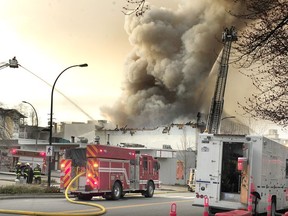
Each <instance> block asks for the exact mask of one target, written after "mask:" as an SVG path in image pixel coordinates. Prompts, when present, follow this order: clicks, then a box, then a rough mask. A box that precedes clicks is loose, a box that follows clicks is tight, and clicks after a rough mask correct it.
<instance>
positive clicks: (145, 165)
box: [143, 157, 148, 170]
mask: <svg viewBox="0 0 288 216" xmlns="http://www.w3.org/2000/svg"><path fill="white" fill-rule="evenodd" d="M143 168H144V170H147V169H148V159H147V157H143Z"/></svg>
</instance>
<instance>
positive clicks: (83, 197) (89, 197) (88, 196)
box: [77, 194, 93, 201]
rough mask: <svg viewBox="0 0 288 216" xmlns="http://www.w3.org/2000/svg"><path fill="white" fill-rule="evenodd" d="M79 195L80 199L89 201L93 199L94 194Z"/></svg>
mask: <svg viewBox="0 0 288 216" xmlns="http://www.w3.org/2000/svg"><path fill="white" fill-rule="evenodd" d="M77 197H78V200H85V201H89V200H91V199H92V197H93V196H92V195H91V194H78V195H77Z"/></svg>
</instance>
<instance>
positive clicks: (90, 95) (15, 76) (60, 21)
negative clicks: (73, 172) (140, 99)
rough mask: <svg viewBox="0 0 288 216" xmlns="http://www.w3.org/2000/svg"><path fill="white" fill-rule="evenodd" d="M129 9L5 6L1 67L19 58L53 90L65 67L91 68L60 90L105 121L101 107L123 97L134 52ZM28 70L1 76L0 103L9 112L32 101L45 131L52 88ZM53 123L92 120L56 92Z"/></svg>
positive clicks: (73, 1) (29, 3)
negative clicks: (128, 27) (127, 61)
mask: <svg viewBox="0 0 288 216" xmlns="http://www.w3.org/2000/svg"><path fill="white" fill-rule="evenodd" d="M154 2H155V3H157V2H161V1H157V0H154ZM169 2H170V4H172V3H173V2H175V1H173V0H170V1H169ZM125 3H126V1H124V0H83V1H78V0H43V1H39V0H25V1H19V0H9V1H7V0H0V28H1V35H0V38H1V40H0V50H1V51H0V62H7V61H8V60H9V59H11V58H12V57H14V56H16V58H17V59H18V62H19V64H20V65H21V66H23V67H24V68H26V69H27V70H29V71H31V72H32V73H34V74H36V75H37V76H39V77H41V78H42V79H44V80H45V81H47V82H48V83H50V84H51V85H52V84H53V83H54V81H55V79H56V77H57V76H58V74H60V72H61V71H62V70H64V69H65V68H66V67H68V66H70V65H74V64H82V63H88V64H89V67H87V68H72V69H70V70H68V71H66V72H65V73H64V74H63V75H61V77H60V78H59V80H58V81H57V84H56V88H57V89H58V90H60V91H61V92H62V93H63V94H65V95H66V96H67V97H69V98H70V99H71V100H72V101H73V102H75V103H77V104H78V105H79V106H80V107H81V108H82V109H83V110H84V111H85V112H86V113H88V114H89V115H90V116H91V117H92V118H94V119H102V116H100V112H99V107H100V106H102V105H109V104H113V103H114V101H115V100H116V98H117V97H119V95H120V93H121V80H122V79H123V65H124V61H125V59H126V57H127V55H128V54H129V52H130V51H131V49H132V48H131V45H130V44H129V41H128V36H127V33H126V32H125V30H124V21H125V16H124V14H123V13H122V12H121V11H122V7H123V6H125ZM175 5H176V4H175ZM1 65H3V64H1ZM27 70H24V69H23V68H19V69H10V68H5V69H2V70H0V73H1V80H2V84H1V86H0V91H1V92H2V93H1V99H0V101H1V102H2V103H4V104H5V105H6V106H7V108H13V107H14V106H17V105H18V104H19V103H21V101H23V100H26V101H28V102H29V103H31V104H32V105H33V106H34V107H35V109H36V110H37V113H38V116H39V124H40V125H43V126H45V125H47V120H48V118H49V113H50V95H51V87H50V86H49V85H47V84H46V83H45V82H43V81H41V80H40V79H38V78H37V77H35V76H34V75H32V74H31V73H29V72H28V71H27ZM25 106H28V107H29V105H25ZM54 117H55V119H56V121H84V122H86V121H87V120H90V119H89V118H88V117H87V116H86V115H85V114H83V113H82V112H81V111H80V110H79V109H77V108H76V107H75V106H74V105H73V104H71V103H70V102H69V101H67V99H65V98H64V97H63V96H61V95H59V94H58V93H56V92H55V94H54Z"/></svg>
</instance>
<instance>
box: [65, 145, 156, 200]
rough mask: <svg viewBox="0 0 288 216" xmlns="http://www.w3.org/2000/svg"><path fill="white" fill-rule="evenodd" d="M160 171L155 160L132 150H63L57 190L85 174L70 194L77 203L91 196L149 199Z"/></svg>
mask: <svg viewBox="0 0 288 216" xmlns="http://www.w3.org/2000/svg"><path fill="white" fill-rule="evenodd" d="M159 168H160V166H159V163H158V161H157V159H154V158H153V157H152V156H150V155H147V154H139V153H138V152H137V151H135V150H133V149H127V148H121V147H116V146H109V145H99V144H91V145H90V144H89V145H87V147H86V148H76V149H69V150H67V151H66V153H65V159H63V160H62V161H61V177H60V188H61V189H62V190H64V189H66V188H67V186H68V185H69V183H70V182H71V180H72V179H73V178H74V177H75V176H76V175H78V174H79V173H81V172H85V174H84V175H83V176H80V177H79V179H78V180H76V181H75V182H74V183H73V184H72V189H71V191H70V193H71V194H73V195H75V196H77V197H78V199H80V200H91V199H92V197H93V196H102V197H104V198H106V199H113V200H118V199H120V198H121V197H123V196H124V195H125V193H141V194H142V195H144V196H145V197H152V196H153V194H154V190H155V188H158V187H159V186H160V181H159Z"/></svg>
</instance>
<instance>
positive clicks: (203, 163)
mask: <svg viewBox="0 0 288 216" xmlns="http://www.w3.org/2000/svg"><path fill="white" fill-rule="evenodd" d="M199 144H200V145H199V150H198V151H200V152H199V154H198V160H197V176H196V184H197V183H198V184H199V188H200V187H204V188H206V189H205V191H209V193H211V194H208V195H209V196H210V195H211V196H212V195H213V196H214V197H215V194H219V190H220V189H219V187H220V185H219V184H220V180H221V179H220V169H221V167H220V166H221V158H222V157H220V153H221V151H222V145H221V142H220V141H215V140H213V141H208V140H205V139H203V140H202V142H200V143H199Z"/></svg>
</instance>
